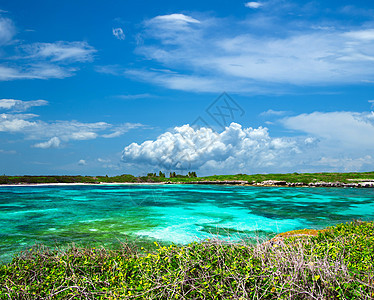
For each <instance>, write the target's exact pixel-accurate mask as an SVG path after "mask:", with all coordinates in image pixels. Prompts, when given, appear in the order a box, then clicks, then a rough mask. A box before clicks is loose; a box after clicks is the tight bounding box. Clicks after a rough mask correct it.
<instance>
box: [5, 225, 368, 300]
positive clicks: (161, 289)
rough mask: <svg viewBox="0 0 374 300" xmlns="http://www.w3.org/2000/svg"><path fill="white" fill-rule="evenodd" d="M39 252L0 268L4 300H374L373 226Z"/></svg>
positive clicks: (15, 259) (40, 248) (32, 252)
mask: <svg viewBox="0 0 374 300" xmlns="http://www.w3.org/2000/svg"><path fill="white" fill-rule="evenodd" d="M155 244H156V245H155V250H153V251H145V250H144V249H140V250H135V248H134V247H129V246H128V245H124V246H123V247H122V248H121V250H117V251H114V250H106V249H95V248H92V249H79V248H76V247H71V248H70V249H69V250H67V251H64V252H60V251H57V250H55V251H52V250H48V249H45V248H43V247H38V248H35V249H32V250H31V251H28V252H27V253H24V254H21V255H20V256H18V257H16V258H14V260H13V262H12V263H10V264H8V265H3V266H1V267H0V298H1V299H73V298H74V299H372V298H374V283H373V282H374V267H373V261H374V256H373V255H374V254H373V253H374V224H373V222H358V221H357V222H352V223H347V224H341V225H337V226H335V227H331V228H328V229H327V230H324V231H323V232H320V233H319V234H318V235H317V236H314V237H310V236H300V237H287V238H284V239H278V240H273V241H270V242H267V243H263V244H260V245H256V246H253V245H252V246H251V245H247V244H245V243H235V244H230V243H225V242H222V241H218V240H209V241H204V242H201V243H192V244H189V245H187V246H184V247H181V246H175V245H171V246H169V247H166V246H159V245H158V244H157V243H155Z"/></svg>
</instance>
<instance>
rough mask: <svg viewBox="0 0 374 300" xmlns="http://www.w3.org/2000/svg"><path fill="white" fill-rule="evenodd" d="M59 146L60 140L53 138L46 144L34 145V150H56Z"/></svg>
mask: <svg viewBox="0 0 374 300" xmlns="http://www.w3.org/2000/svg"><path fill="white" fill-rule="evenodd" d="M60 144H61V141H60V139H59V138H58V137H53V138H51V139H50V140H49V141H47V142H43V143H38V144H35V145H34V147H35V148H42V149H47V148H58V147H60Z"/></svg>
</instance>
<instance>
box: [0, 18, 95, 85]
mask: <svg viewBox="0 0 374 300" xmlns="http://www.w3.org/2000/svg"><path fill="white" fill-rule="evenodd" d="M16 31H17V30H16V27H15V26H14V24H13V22H12V20H11V19H9V18H3V17H0V51H1V50H2V47H5V46H7V47H8V48H7V49H8V50H9V51H7V52H5V51H4V53H2V54H3V56H2V62H1V63H0V81H9V80H17V79H49V78H59V79H61V78H66V77H69V76H73V75H74V73H75V72H76V71H77V70H78V67H77V64H79V63H86V62H91V61H93V59H94V54H95V53H96V49H94V48H93V47H92V46H90V45H89V44H88V43H87V42H83V41H74V42H68V41H56V42H53V43H41V42H39V43H32V44H27V43H24V42H23V41H22V40H15V34H16ZM8 52H9V53H11V52H15V53H17V55H11V54H7V55H6V53H8Z"/></svg>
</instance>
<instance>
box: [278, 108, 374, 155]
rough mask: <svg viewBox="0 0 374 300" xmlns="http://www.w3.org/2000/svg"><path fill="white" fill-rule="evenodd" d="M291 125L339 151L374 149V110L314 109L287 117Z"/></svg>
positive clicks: (286, 122) (289, 127) (288, 123)
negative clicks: (365, 111) (336, 110)
mask: <svg viewBox="0 0 374 300" xmlns="http://www.w3.org/2000/svg"><path fill="white" fill-rule="evenodd" d="M281 122H282V123H283V125H284V126H285V127H287V128H288V129H293V130H297V131H302V132H304V133H307V134H310V135H312V136H315V137H318V138H319V139H321V141H324V143H325V144H326V147H327V146H329V147H331V148H335V149H337V150H338V151H339V152H340V151H341V152H347V151H348V150H351V151H357V152H364V151H369V152H370V151H371V150H372V149H374V114H372V113H357V112H326V113H325V112H314V113H311V114H301V115H298V116H294V117H288V118H284V119H283V120H282V121H281Z"/></svg>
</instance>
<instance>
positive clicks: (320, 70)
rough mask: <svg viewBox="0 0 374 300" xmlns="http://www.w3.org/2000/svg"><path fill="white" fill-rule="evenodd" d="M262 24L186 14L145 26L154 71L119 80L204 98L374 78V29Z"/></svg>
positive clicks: (145, 52)
mask: <svg viewBox="0 0 374 300" xmlns="http://www.w3.org/2000/svg"><path fill="white" fill-rule="evenodd" d="M256 3H257V2H256ZM258 18H259V17H258ZM194 20H196V19H194ZM256 20H257V17H254V20H252V22H249V21H248V20H246V21H245V22H238V23H240V26H236V25H238V24H237V23H233V21H232V20H229V19H214V18H200V20H199V21H198V22H199V23H196V22H195V21H191V20H190V19H189V18H187V16H185V15H178V14H176V15H168V16H158V17H156V18H153V19H151V20H150V21H148V22H145V29H144V31H143V33H142V34H141V35H142V41H143V42H142V43H141V44H139V45H138V48H137V49H136V53H137V54H139V55H141V56H143V57H145V58H146V59H147V60H148V61H149V63H150V67H148V68H147V69H146V70H145V69H143V70H141V69H136V68H134V69H130V70H126V71H125V74H124V73H123V72H119V73H117V74H116V75H119V74H121V75H123V74H124V75H126V76H129V77H132V78H136V79H138V80H143V81H147V82H152V83H154V84H156V85H161V86H164V87H167V88H171V89H177V90H185V91H191V90H193V91H200V92H207V91H208V92H218V91H219V90H222V89H224V90H226V91H229V92H230V91H235V92H256V93H269V91H270V92H276V93H280V92H282V93H283V92H284V91H289V90H290V89H292V88H294V87H296V86H305V85H311V86H315V85H320V86H326V85H336V84H360V83H362V82H364V81H373V80H374V39H372V38H371V37H372V34H373V32H374V29H372V28H365V29H364V30H358V29H357V27H356V29H355V30H351V29H347V27H342V26H335V27H332V29H331V30H320V29H311V27H310V24H307V23H305V24H303V22H301V23H299V26H297V27H294V26H295V24H291V23H290V24H288V23H287V22H286V21H285V22H284V24H274V23H272V22H273V20H274V18H268V19H265V20H262V21H261V22H262V23H261V27H263V28H262V29H261V30H264V31H265V33H264V34H259V33H258V26H259V25H258V24H257V23H258V22H256ZM196 21H197V20H196ZM263 23H264V24H263ZM196 24H198V25H199V26H193V25H196ZM227 28H237V29H236V30H235V31H231V30H227ZM276 28H282V33H281V34H279V33H278V31H277V30H275V29H276ZM305 28H307V29H305ZM217 32H219V33H220V34H216V33H217ZM261 32H262V31H261ZM275 32H277V33H275ZM152 62H153V63H154V68H152ZM160 65H161V66H160ZM156 68H158V69H160V68H163V69H167V70H170V71H172V72H170V73H165V72H161V71H156V70H155V69H156ZM222 85H223V86H222Z"/></svg>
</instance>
